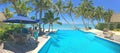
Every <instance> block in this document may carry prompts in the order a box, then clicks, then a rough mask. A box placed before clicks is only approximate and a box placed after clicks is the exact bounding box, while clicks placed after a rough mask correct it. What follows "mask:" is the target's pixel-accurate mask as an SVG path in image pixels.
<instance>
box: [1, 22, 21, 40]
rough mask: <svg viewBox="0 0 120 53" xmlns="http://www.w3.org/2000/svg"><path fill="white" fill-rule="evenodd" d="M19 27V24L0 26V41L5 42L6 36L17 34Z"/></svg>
mask: <svg viewBox="0 0 120 53" xmlns="http://www.w3.org/2000/svg"><path fill="white" fill-rule="evenodd" d="M20 27H21V26H20V24H4V25H2V26H0V40H2V41H5V40H7V38H8V36H9V35H10V34H12V33H13V32H14V31H16V32H19V31H20Z"/></svg>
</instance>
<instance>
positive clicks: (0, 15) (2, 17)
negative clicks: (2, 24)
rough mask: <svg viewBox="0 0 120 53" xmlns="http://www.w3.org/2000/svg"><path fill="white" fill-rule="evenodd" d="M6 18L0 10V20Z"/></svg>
mask: <svg viewBox="0 0 120 53" xmlns="http://www.w3.org/2000/svg"><path fill="white" fill-rule="evenodd" d="M3 20H6V18H5V16H4V14H3V13H2V12H0V21H3Z"/></svg>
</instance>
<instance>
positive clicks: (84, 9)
mask: <svg viewBox="0 0 120 53" xmlns="http://www.w3.org/2000/svg"><path fill="white" fill-rule="evenodd" d="M91 7H92V1H89V0H82V3H81V4H80V5H79V6H78V7H76V10H75V14H76V17H80V16H82V22H83V24H84V26H85V28H86V29H87V28H88V27H87V24H86V23H85V19H88V18H90V16H91V14H90V13H91Z"/></svg>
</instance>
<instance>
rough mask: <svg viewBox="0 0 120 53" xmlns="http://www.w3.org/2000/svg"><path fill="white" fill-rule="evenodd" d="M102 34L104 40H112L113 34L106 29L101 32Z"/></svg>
mask: <svg viewBox="0 0 120 53" xmlns="http://www.w3.org/2000/svg"><path fill="white" fill-rule="evenodd" d="M103 34H104V37H105V38H109V39H113V35H114V33H112V32H111V31H109V30H108V29H106V30H103Z"/></svg>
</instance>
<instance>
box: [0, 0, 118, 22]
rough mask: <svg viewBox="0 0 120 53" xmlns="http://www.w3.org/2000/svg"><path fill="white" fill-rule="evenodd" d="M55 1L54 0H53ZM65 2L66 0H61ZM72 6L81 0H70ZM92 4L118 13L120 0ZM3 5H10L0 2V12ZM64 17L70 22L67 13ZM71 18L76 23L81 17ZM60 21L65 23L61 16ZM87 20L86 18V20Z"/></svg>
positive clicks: (98, 0)
mask: <svg viewBox="0 0 120 53" xmlns="http://www.w3.org/2000/svg"><path fill="white" fill-rule="evenodd" d="M54 1H56V0H54ZM63 1H64V2H66V1H67V0H63ZM72 2H73V4H74V6H78V4H80V3H81V0H72ZM93 5H94V6H96V7H97V6H102V7H103V8H104V9H105V10H107V9H111V10H113V11H114V13H120V0H93ZM5 7H10V6H9V4H7V3H6V4H0V12H3V9H4V8H5ZM10 11H13V9H10ZM34 15H35V12H31V13H30V14H29V17H31V16H34ZM64 17H65V18H66V19H67V20H68V21H69V22H71V20H70V18H69V16H68V15H64ZM73 18H74V20H75V22H76V23H77V24H82V21H81V18H76V17H75V16H74V15H73ZM60 21H61V22H63V23H66V22H65V21H64V20H63V19H62V18H61V19H60ZM86 21H87V20H86Z"/></svg>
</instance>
